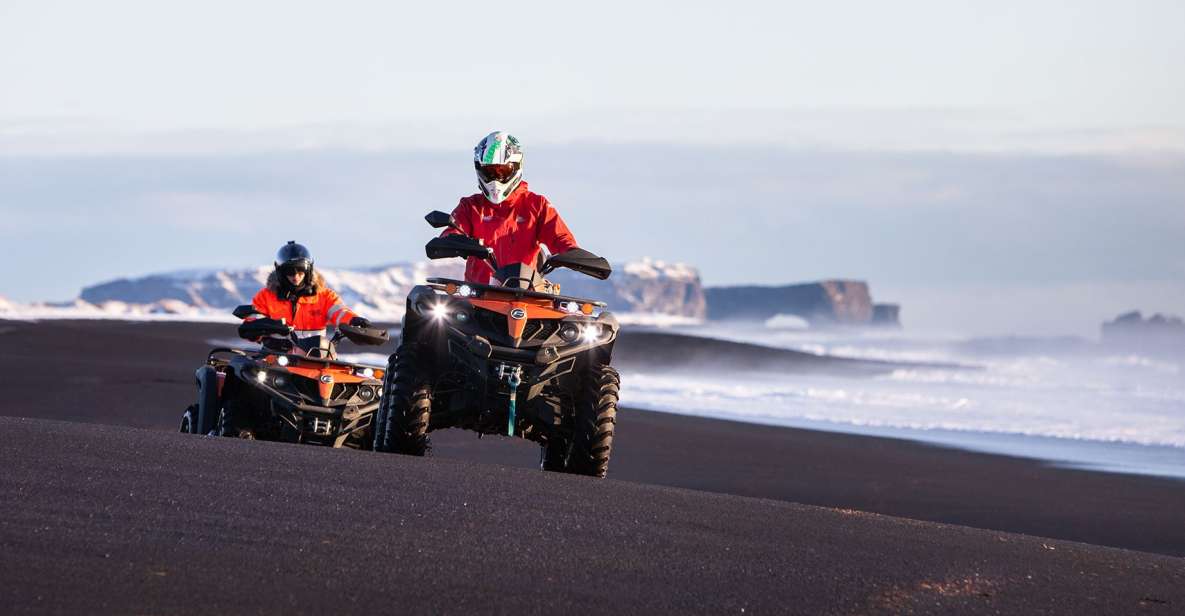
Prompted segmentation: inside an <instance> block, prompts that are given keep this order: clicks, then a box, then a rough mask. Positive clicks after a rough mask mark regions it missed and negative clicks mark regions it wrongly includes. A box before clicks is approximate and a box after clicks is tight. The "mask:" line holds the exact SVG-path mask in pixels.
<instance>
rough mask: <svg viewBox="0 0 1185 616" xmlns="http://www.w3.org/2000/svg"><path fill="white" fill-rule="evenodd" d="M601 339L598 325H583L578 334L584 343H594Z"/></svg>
mask: <svg viewBox="0 0 1185 616" xmlns="http://www.w3.org/2000/svg"><path fill="white" fill-rule="evenodd" d="M600 337H601V326H600V325H585V326H584V328H583V329H582V330H581V332H580V339H581V340H583V341H585V342H596V341H597V339H598V338H600Z"/></svg>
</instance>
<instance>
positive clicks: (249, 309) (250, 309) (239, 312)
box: [231, 304, 259, 319]
mask: <svg viewBox="0 0 1185 616" xmlns="http://www.w3.org/2000/svg"><path fill="white" fill-rule="evenodd" d="M231 314H233V315H235V317H236V318H239V319H245V318H247V317H249V316H251V315H253V314H259V311H258V310H256V309H255V306H252V305H251V304H243V305H242V306H236V307H235V309H234V310H233V311H231Z"/></svg>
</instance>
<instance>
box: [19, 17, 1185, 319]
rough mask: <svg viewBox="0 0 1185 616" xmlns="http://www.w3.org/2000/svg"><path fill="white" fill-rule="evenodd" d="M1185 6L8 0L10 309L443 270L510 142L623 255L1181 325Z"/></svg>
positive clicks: (948, 309)
mask: <svg viewBox="0 0 1185 616" xmlns="http://www.w3.org/2000/svg"><path fill="white" fill-rule="evenodd" d="M1182 24H1185V3H1180V2H1155V1H1146V2H1098V1H1078V2H995V3H990V4H989V3H970V2H949V1H948V2H916V1H914V2H910V1H905V2H895V3H877V2H832V3H805V2H768V3H763V2H731V3H718V2H712V3H707V2H678V3H674V2H671V3H663V2H653V3H638V2H630V3H625V2H603V3H597V4H596V5H580V6H569V5H567V4H565V3H554V2H549V3H541V2H539V3H536V2H519V3H515V4H513V5H505V6H499V5H496V4H492V3H416V5H415V6H404V5H401V4H396V3H379V2H370V3H362V2H339V3H334V4H332V5H328V4H324V3H301V2H283V3H280V2H274V3H267V2H255V3H231V2H219V1H213V2H204V3H200V4H196V5H192V6H183V5H175V4H172V3H160V2H128V1H111V2H104V3H85V4H83V3H67V2H54V1H45V0H42V1H38V2H24V1H19V0H18V1H14V0H5V1H4V2H0V93H2V95H0V210H2V212H0V213H2V215H3V226H2V227H0V241H3V242H4V243H5V245H6V247H8V248H9V250H7V251H6V252H9V253H10V254H18V255H21V257H20V258H18V259H15V260H14V259H12V258H9V259H5V260H4V263H3V264H0V296H6V297H9V298H13V299H18V300H21V301H30V300H40V299H45V300H63V299H68V298H71V297H74V296H75V295H76V294H77V292H78V290H79V289H80V288H81V287H82V286H84V285H87V284H93V283H95V282H98V281H101V280H107V279H111V278H115V277H120V276H132V275H141V274H146V273H150V272H157V271H162V270H170V269H185V268H198V267H222V266H244V265H253V264H256V263H260V262H266V260H267V259H268V258H269V256H270V254H271V253H272V252H273V251H274V247H273V245H276V244H277V243H282V242H283V241H284V240H287V239H294V238H296V239H305V236H307V235H313V236H314V237H315V239H316V241H315V242H314V241H309V242H308V243H310V244H313V245H314V247H315V248H316V249H317V250H318V251H320V254H323V255H325V256H324V257H322V260H323V261H326V262H329V263H332V264H337V265H371V264H375V263H382V262H392V261H403V260H408V259H415V258H420V257H421V256H422V242H423V241H424V239H426V236H427V228H426V227H424V226H423V223H422V222H421V216H422V214H423V213H424V212H426V211H428V210H430V209H448V208H450V207H452V205H453V204H455V202H456V199H457V197H459V196H461V195H463V194H468V193H470V192H472V191H473V178H472V169H471V167H470V163H469V158H468V157H469V156H470V152H471V148H472V145H473V143H475V142H476V141H477V140H478V139H479V138H480V137H481V136H482V135H484V134H485V133H486V132H488V131H489V130H492V129H494V128H501V129H506V130H510V131H511V132H514V133H515V134H516V135H517V136H518V137H519V138H520V139H521V140H522V141H523V143H524V144H525V146H526V148H527V156H528V159H527V161H528V162H527V167H526V170H527V179H528V180H529V181H530V182H531V183H532V186H533V187H535V188H538V189H539V190H540V191H542V192H544V193H545V194H548V195H549V196H550V197H551V198H552V199H553V201H555V203H556V204H557V207H559V208H560V211H561V213H563V214H564V216H565V217H566V218H568V219H569V222H570V224H571V225H572V226H573V228H574V230H576V232H577V237H578V238H579V239H580V240H581V241H582V243H584V244H586V245H588V246H589V247H590V248H593V249H595V250H597V251H598V252H602V253H604V254H606V255H607V256H608V257H609V258H610V259H612V260H618V261H620V260H624V259H630V258H637V257H640V256H646V255H648V256H652V257H656V258H663V259H669V260H684V261H688V262H691V263H693V264H695V265H697V266H698V267H700V269H701V271H702V272H703V274H704V279H705V281H706V282H708V283H709V284H736V283H744V282H757V283H764V284H779V283H785V282H796V281H799V280H804V279H813V278H820V277H832V276H849V277H858V278H865V279H869V280H870V281H871V282H872V283H873V290H874V294H875V293H876V290H877V289H878V288H882V289H885V290H886V293H889V294H891V295H893V297H882V298H881V299H886V300H897V301H902V302H903V303H905V304H906V312H905V314H906V315H907V318H908V314H909V303H910V301H911V298H912V299H913V300H914V301H915V305H918V304H917V302H925V303H926V306H928V307H937V306H943V308H942V309H941V310H939V309H937V308H931V309H929V310H927V309H926V308H925V307H923V306H920V305H918V308H917V309H916V312H915V314H931V315H935V316H933V317H932V318H931V317H927V319H928V320H930V321H932V322H936V321H937V320H940V319H939V317H938V316H937V315H939V314H951V313H952V311H954V312H957V311H958V310H960V309H966V308H967V306H966V304H967V302H970V301H972V300H965V299H964V300H960V299H958V298H960V297H964V296H968V295H970V296H972V297H978V299H975V300H974V301H978V302H979V303H980V304H982V305H987V304H990V303H991V302H985V301H983V299H982V297H979V296H982V295H983V294H984V293H986V291H984V289H992V290H993V291H992V293H993V294H997V295H998V294H1001V293H1002V294H1003V295H1004V296H1005V297H1009V296H1015V297H1018V298H1019V297H1024V298H1028V299H1026V301H1031V302H1035V303H1038V304H1045V305H1054V304H1055V303H1056V301H1058V299H1057V298H1059V297H1060V298H1064V301H1067V302H1073V303H1074V304H1075V306H1077V310H1078V312H1076V313H1075V314H1079V315H1080V316H1079V318H1080V319H1081V323H1083V324H1085V323H1088V322H1090V323H1093V322H1095V320H1096V319H1097V318H1098V317H1099V313H1100V311H1101V310H1102V308H1101V306H1103V305H1106V307H1107V309H1108V310H1110V309H1111V304H1114V303H1116V297H1121V298H1123V299H1124V301H1125V305H1126V304H1130V305H1131V306H1130V307H1132V308H1143V309H1145V310H1153V309H1156V310H1166V311H1175V312H1177V313H1185V282H1183V280H1185V248H1181V246H1185V220H1183V218H1185V185H1183V184H1185V180H1183V179H1182V178H1185V162H1183V161H1185V79H1183V78H1182V77H1181V71H1180V59H1181V58H1183V57H1185V26H1183V25H1182ZM421 227H424V228H421ZM878 285H879V286H878ZM1034 289H1049V290H1052V289H1061V291H1058V292H1057V293H1060V295H1050V296H1049V297H1046V298H1045V299H1040V300H1039V299H1036V298H1035V296H1034V295H1033V293H1034V292H1035V291H1034ZM1049 293H1050V294H1053V293H1055V292H1054V291H1049ZM1010 294H1011V295H1010ZM1127 298H1130V301H1127ZM1096 300H1097V301H1096ZM1103 300H1106V301H1103ZM960 301H962V302H964V304H960V303H959V302H960ZM1005 303H1006V302H1005ZM960 305H962V306H963V308H959V307H958V306H960ZM992 305H993V306H994V308H992V313H991V314H992V315H995V317H996V318H997V319H999V320H1000V322H999V327H1000V328H1008V327H1012V328H1014V329H1017V328H1021V327H1022V326H1024V325H1025V324H1026V321H1025V320H1026V318H1031V317H1026V315H1025V314H1023V313H1018V314H1016V315H1015V316H1011V317H1007V318H1002V317H1001V316H1000V315H1001V314H1003V313H1007V312H1008V311H1007V310H1004V311H1001V309H1000V308H999V302H996V303H995V304H992ZM1092 306H1093V307H1092ZM985 310H986V309H985ZM1047 312H1050V317H1049V320H1050V321H1051V322H1054V323H1055V322H1056V318H1055V316H1056V315H1055V314H1054V312H1053V311H1051V310H1048V309H1047ZM983 316H984V318H985V319H986V318H987V315H986V314H985V315H983ZM1082 327H1084V325H1083V326H1079V325H1075V326H1074V330H1075V331H1078V330H1079V329H1082Z"/></svg>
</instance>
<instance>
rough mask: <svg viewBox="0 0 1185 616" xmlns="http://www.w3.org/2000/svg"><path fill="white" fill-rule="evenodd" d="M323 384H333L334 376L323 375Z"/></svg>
mask: <svg viewBox="0 0 1185 616" xmlns="http://www.w3.org/2000/svg"><path fill="white" fill-rule="evenodd" d="M321 382H322V383H332V382H333V376H332V375H328V374H322V375H321Z"/></svg>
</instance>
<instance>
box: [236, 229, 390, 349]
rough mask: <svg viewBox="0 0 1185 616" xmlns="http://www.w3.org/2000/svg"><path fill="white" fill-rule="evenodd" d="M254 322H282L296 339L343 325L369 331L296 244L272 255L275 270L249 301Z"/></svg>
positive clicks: (308, 254)
mask: <svg viewBox="0 0 1185 616" xmlns="http://www.w3.org/2000/svg"><path fill="white" fill-rule="evenodd" d="M251 304H252V306H254V307H255V310H256V312H257V313H258V314H257V315H254V318H260V317H266V318H269V319H285V321H286V322H287V324H288V325H290V326H292V328H293V330H294V331H293V334H295V335H296V337H297V338H308V337H311V336H325V335H326V331H325V330H326V328H327V327H328V326H329V325H331V324H332V325H337V324H339V323H346V324H348V325H353V326H355V327H370V321H367V320H366V319H364V318H362V317H360V316H358V315H356V314H354V313H353V312H351V311H350V309H348V308H346V305H345V304H344V303H342V300H341V298H340V297H338V295H337V293H336V292H335V291H334V290H333V289H330V288H329V286H328V285H326V284H325V279H324V278H322V277H321V274H320V272H317V271H316V270H315V269H314V268H313V256H312V254H310V253H309V250H308V249H307V248H305V247H304V246H301V245H300V244H297V243H296V242H288V243H287V244H285V245H284V246H282V247H281V248H280V251H279V252H278V253H276V261H275V270H273V271H272V273H271V274H269V275H268V277H267V286H266V287H264V288H263V289H260V290H259V292H258V293H256V294H255V298H254V299H252V300H251Z"/></svg>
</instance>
